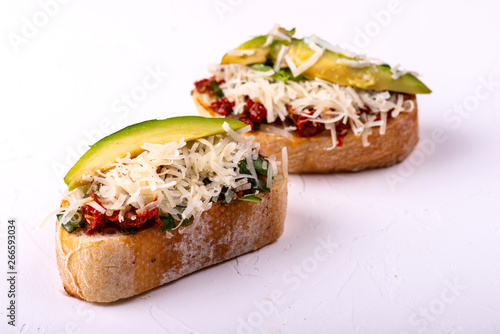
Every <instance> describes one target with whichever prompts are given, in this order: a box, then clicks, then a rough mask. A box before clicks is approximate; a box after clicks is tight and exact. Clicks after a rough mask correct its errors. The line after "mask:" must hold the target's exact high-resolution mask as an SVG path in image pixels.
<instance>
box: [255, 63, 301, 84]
mask: <svg viewBox="0 0 500 334" xmlns="http://www.w3.org/2000/svg"><path fill="white" fill-rule="evenodd" d="M248 67H250V68H251V69H253V70H256V71H261V72H267V71H271V70H272V69H273V68H272V67H271V66H268V65H264V64H253V65H249V66H248ZM271 77H273V78H276V79H279V80H281V81H283V82H287V81H288V80H293V81H300V80H307V78H306V77H305V76H303V75H302V74H300V75H298V76H296V77H294V76H293V74H292V71H290V69H289V68H282V69H281V70H279V71H274V74H273V75H271Z"/></svg>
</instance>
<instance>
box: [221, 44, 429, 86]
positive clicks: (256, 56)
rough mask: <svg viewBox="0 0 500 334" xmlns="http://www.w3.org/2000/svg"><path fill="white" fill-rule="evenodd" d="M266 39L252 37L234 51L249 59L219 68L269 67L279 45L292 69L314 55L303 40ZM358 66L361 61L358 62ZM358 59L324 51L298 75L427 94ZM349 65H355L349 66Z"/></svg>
mask: <svg viewBox="0 0 500 334" xmlns="http://www.w3.org/2000/svg"><path fill="white" fill-rule="evenodd" d="M266 40H267V36H266V35H263V36H258V37H255V38H253V39H251V40H249V41H247V42H245V43H243V44H242V45H240V46H239V47H238V48H237V49H236V50H248V51H253V54H252V55H233V54H226V55H225V56H224V57H223V58H222V61H221V64H230V63H236V64H240V65H252V64H266V65H271V66H272V65H273V64H274V61H275V59H276V55H277V50H279V48H280V47H281V46H280V44H285V45H288V46H289V49H288V51H287V56H288V57H290V58H291V59H292V60H293V62H294V64H295V66H296V67H299V66H300V65H301V64H303V63H304V62H305V61H306V60H307V59H309V57H311V56H312V55H313V54H314V52H315V51H314V50H312V49H311V48H310V47H309V45H308V44H307V43H306V42H305V41H304V39H296V38H293V39H292V42H291V43H286V42H283V41H279V40H278V41H277V40H275V41H274V42H273V43H272V44H271V45H270V46H264V44H265V42H266ZM361 62H362V61H361ZM361 62H360V59H355V58H352V57H348V56H346V55H344V54H342V53H338V52H333V51H330V50H325V51H324V52H323V54H322V56H321V57H320V58H319V60H318V61H317V62H316V63H315V64H314V65H313V66H311V67H309V68H308V69H307V70H306V71H304V72H303V73H302V75H304V76H305V77H306V78H307V79H310V80H312V79H315V78H318V79H322V80H325V81H328V82H331V83H335V84H337V85H342V86H354V87H358V88H363V89H378V90H389V91H394V92H400V93H407V94H428V93H430V92H431V90H430V89H429V88H428V87H427V86H426V85H425V84H424V83H422V82H421V81H420V80H419V79H417V78H416V77H415V76H414V75H412V74H411V73H405V74H403V75H401V76H399V77H397V78H393V77H392V75H393V70H392V69H391V67H390V66H389V65H377V64H373V63H367V64H366V65H363V64H362V63H361ZM350 63H355V64H356V63H357V64H356V65H355V66H352V65H351V64H350Z"/></svg>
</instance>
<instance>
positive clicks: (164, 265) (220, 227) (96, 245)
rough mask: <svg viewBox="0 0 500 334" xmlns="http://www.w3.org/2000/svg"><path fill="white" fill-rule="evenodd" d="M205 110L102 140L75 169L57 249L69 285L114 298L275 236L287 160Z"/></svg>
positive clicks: (80, 292) (77, 292) (238, 125)
mask: <svg viewBox="0 0 500 334" xmlns="http://www.w3.org/2000/svg"><path fill="white" fill-rule="evenodd" d="M248 130H249V129H248V126H246V124H244V123H242V122H239V121H236V120H232V119H216V118H203V117H199V116H185V117H175V118H169V119H165V120H151V121H146V122H142V123H138V124H135V125H132V126H129V127H127V128H124V129H122V130H120V131H118V132H116V133H114V134H112V135H109V136H108V137H106V138H104V139H102V140H100V141H98V142H97V143H96V144H94V145H92V146H91V148H90V149H89V150H88V151H87V152H86V153H85V154H84V155H83V156H82V157H81V158H80V160H79V161H78V162H77V163H76V164H75V166H74V167H73V168H72V169H71V170H70V171H69V172H68V174H67V175H66V177H65V182H66V184H67V185H68V189H67V191H66V192H65V195H64V199H63V201H62V205H61V210H60V213H59V214H58V215H57V225H56V252H57V263H58V266H59V272H60V275H61V278H62V281H63V285H64V288H65V290H66V291H67V292H68V294H70V295H72V296H74V297H78V298H81V299H84V300H87V301H93V302H111V301H115V300H118V299H121V298H126V297H130V296H134V295H136V294H139V293H141V292H144V291H147V290H149V289H152V288H155V287H157V286H159V285H162V284H164V283H167V282H170V281H172V280H175V279H177V278H179V277H181V276H184V275H186V274H189V273H191V272H193V271H196V270H198V269H200V268H203V267H207V266H210V265H213V264H216V263H219V262H222V261H224V260H227V259H230V258H233V257H236V256H238V255H240V254H243V253H247V252H250V251H253V250H256V249H258V248H260V247H263V246H264V245H266V244H269V243H271V242H273V241H275V240H276V239H277V238H278V237H279V236H280V235H281V234H282V232H283V228H284V220H285V214H286V204H287V179H286V163H285V166H283V165H281V164H280V162H277V161H276V160H275V159H274V157H270V158H266V157H264V156H262V155H261V154H260V151H259V146H258V144H257V143H254V142H253V141H252V139H251V138H243V137H242V136H241V134H242V133H243V132H245V131H248Z"/></svg>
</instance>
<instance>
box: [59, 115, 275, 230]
mask: <svg viewBox="0 0 500 334" xmlns="http://www.w3.org/2000/svg"><path fill="white" fill-rule="evenodd" d="M224 130H225V131H227V134H220V135H213V136H209V137H205V138H200V139H196V140H193V141H189V142H184V141H183V140H181V141H179V142H169V143H166V144H148V143H146V144H144V145H143V146H142V148H143V149H144V151H143V152H142V153H141V154H140V155H138V156H137V157H135V158H131V157H130V155H127V156H126V157H124V158H121V159H117V162H116V163H115V164H114V166H113V168H111V169H109V170H106V171H104V172H98V175H95V176H91V177H88V179H87V180H88V182H89V183H88V184H86V185H83V186H79V187H77V188H76V189H74V190H72V191H67V192H66V193H65V194H64V204H66V207H64V208H62V212H61V213H60V214H59V215H58V220H59V222H60V223H61V224H62V226H63V227H64V228H65V229H66V230H67V231H68V232H69V233H71V232H73V231H75V230H76V229H77V228H83V229H84V230H85V232H86V233H87V234H94V233H96V232H101V233H106V232H107V231H111V229H115V230H116V229H118V230H121V231H122V232H124V233H126V234H133V233H136V232H137V231H139V230H141V229H144V228H148V227H152V226H159V227H161V228H162V230H163V231H170V230H174V229H178V228H179V227H181V226H183V227H187V226H191V225H195V224H196V223H197V222H198V221H199V220H200V217H201V214H202V213H203V212H204V211H206V210H209V209H210V208H211V207H212V205H213V203H216V202H221V203H222V204H231V203H232V202H233V201H235V200H246V201H254V202H260V201H261V200H260V198H259V197H258V194H259V193H261V192H269V191H270V190H269V189H270V188H271V187H272V183H273V180H274V179H275V178H276V175H277V171H278V168H277V163H276V161H275V159H274V157H271V158H265V157H263V156H261V155H260V154H259V145H258V144H257V143H253V142H252V138H250V139H245V138H243V137H242V136H241V133H242V132H245V131H248V130H249V129H248V127H246V128H243V129H241V130H238V131H234V130H232V129H231V128H230V127H229V126H228V125H227V123H225V124H224ZM182 230H183V228H181V229H179V232H181V231H182Z"/></svg>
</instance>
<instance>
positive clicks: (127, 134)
mask: <svg viewBox="0 0 500 334" xmlns="http://www.w3.org/2000/svg"><path fill="white" fill-rule="evenodd" d="M224 122H227V123H228V124H229V126H230V127H231V129H233V130H238V129H241V128H243V127H245V126H246V124H245V123H243V122H240V121H237V120H234V119H230V118H205V117H201V116H180V117H172V118H167V119H161V120H157V119H154V120H150V121H145V122H141V123H137V124H134V125H130V126H128V127H126V128H124V129H122V130H119V131H117V132H115V133H113V134H111V135H109V136H107V137H104V138H103V139H101V140H99V141H98V142H97V143H95V144H94V145H92V146H90V149H89V150H88V151H87V152H85V154H84V155H83V156H82V157H81V158H80V159H79V160H78V161H77V163H76V164H75V165H74V166H73V167H72V168H71V169H70V171H69V172H68V174H66V176H65V177H64V182H66V184H67V185H68V188H69V190H73V189H75V188H76V187H79V186H81V185H84V184H86V183H88V181H86V180H85V179H84V178H83V176H84V175H89V176H94V175H97V170H100V171H105V170H107V169H110V168H111V167H112V164H113V163H115V162H116V159H117V158H123V157H125V156H126V155H127V153H130V156H131V157H136V156H138V155H139V154H140V153H141V152H143V151H144V150H143V149H142V148H141V146H142V145H143V144H144V143H151V144H165V143H169V142H178V141H180V140H181V139H182V138H184V140H185V141H191V140H195V139H198V138H202V137H207V136H211V135H216V134H221V133H225V132H226V131H225V130H224V129H223V128H222V124H224Z"/></svg>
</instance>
